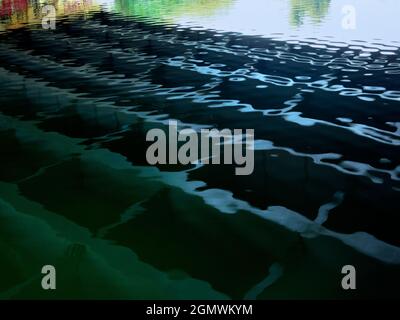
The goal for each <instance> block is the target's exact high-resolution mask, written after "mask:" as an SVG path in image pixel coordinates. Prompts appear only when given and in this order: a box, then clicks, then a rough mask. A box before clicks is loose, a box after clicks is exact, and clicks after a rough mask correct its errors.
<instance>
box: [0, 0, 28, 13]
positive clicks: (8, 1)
mask: <svg viewBox="0 0 400 320" xmlns="http://www.w3.org/2000/svg"><path fill="white" fill-rule="evenodd" d="M27 9H28V0H3V1H2V2H1V5H0V17H8V16H11V14H13V13H14V12H21V11H23V12H24V11H26V10H27Z"/></svg>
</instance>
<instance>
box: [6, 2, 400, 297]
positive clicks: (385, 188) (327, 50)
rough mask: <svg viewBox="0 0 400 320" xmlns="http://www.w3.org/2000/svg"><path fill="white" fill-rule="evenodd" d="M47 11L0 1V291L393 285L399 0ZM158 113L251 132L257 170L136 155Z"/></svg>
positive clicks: (313, 292) (95, 5)
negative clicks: (348, 18) (346, 23)
mask: <svg viewBox="0 0 400 320" xmlns="http://www.w3.org/2000/svg"><path fill="white" fill-rule="evenodd" d="M10 3H11V4H12V5H11V7H10V6H9V4H10ZM349 4H350V5H353V6H354V8H355V9H356V11H355V12H356V25H355V29H346V28H344V27H343V25H342V22H343V17H344V15H343V12H342V9H343V6H344V5H349ZM56 7H57V12H58V17H57V23H56V29H55V30H43V29H42V28H41V24H40V8H41V7H40V4H39V2H36V1H30V2H26V1H21V2H16V1H14V2H13V1H11V2H10V1H8V2H6V1H4V0H3V1H2V2H1V8H2V9H1V11H0V12H1V20H0V23H1V29H0V30H3V31H1V32H0V83H1V86H0V112H1V113H0V168H1V170H0V254H1V264H0V272H1V273H0V297H1V298H78V299H80V298H113V299H114V298H118V299H121V298H126V299H143V298H156V299H163V298H170V299H184V298H207V299H221V298H224V299H225V298H226V299H229V298H236V299H242V298H248V299H255V298H258V299H271V298H291V299H298V298H349V299H353V298H367V297H396V296H398V293H397V292H398V286H399V285H400V283H399V278H400V277H399V264H400V248H399V246H400V241H399V236H398V234H399V233H398V223H399V219H398V217H397V216H398V214H399V212H400V210H399V209H400V203H399V200H398V199H399V194H400V182H399V180H400V166H399V165H400V152H399V144H400V132H399V128H400V126H399V123H400V111H399V110H400V109H399V108H400V89H399V83H400V82H399V77H400V56H399V46H400V44H399V37H398V32H397V30H398V28H396V25H397V27H398V21H397V16H398V13H399V11H400V10H399V8H400V5H399V4H398V2H397V1H385V2H384V4H382V3H381V2H380V1H377V0H376V1H373V0H368V1H355V0H354V1H350V0H348V1H340V0H336V1H335V0H331V1H329V0H326V1H324V0H321V1H312V0H303V1H302V0H291V1H255V0H254V1H248V0H246V1H241V0H238V1H234V0H222V1H204V0H203V1H196V0H194V1H189V0H185V1H172V0H171V1H161V0H158V1H157V0H151V1H144V0H143V1H139V0H138V1H132V0H131V1H123V0H116V1H115V2H114V1H108V2H82V1H81V2H79V3H77V2H75V1H65V2H63V1H59V2H58V4H57V6H56ZM8 8H11V9H8ZM169 119H176V120H178V121H179V123H180V126H181V127H182V128H183V127H192V128H202V127H214V128H218V129H223V128H231V129H234V128H243V129H245V128H254V129H255V138H256V144H255V171H254V174H253V175H250V176H236V175H235V174H234V166H231V165H220V166H215V165H203V166H180V165H171V166H161V165H160V166H158V167H152V166H149V165H148V163H147V162H146V158H145V155H146V149H147V147H148V145H149V143H147V142H146V138H145V137H146V133H147V132H148V130H150V129H151V128H163V129H164V128H165V126H166V125H167V123H168V120H169ZM47 264H53V265H55V266H56V268H57V290H55V291H44V290H42V288H41V286H40V280H41V274H40V270H41V267H42V266H43V265H47ZM344 265H354V266H355V267H356V269H357V290H356V291H344V290H343V289H342V288H341V279H342V277H343V275H342V274H341V268H342V266H344Z"/></svg>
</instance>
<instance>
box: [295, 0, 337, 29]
mask: <svg viewBox="0 0 400 320" xmlns="http://www.w3.org/2000/svg"><path fill="white" fill-rule="evenodd" d="M330 2H331V0H290V6H291V11H290V24H291V25H294V26H296V27H298V26H300V25H302V24H303V21H304V19H305V18H306V17H309V18H311V20H312V22H314V23H320V22H321V21H323V19H324V17H325V16H326V15H327V14H328V11H329V5H330Z"/></svg>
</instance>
